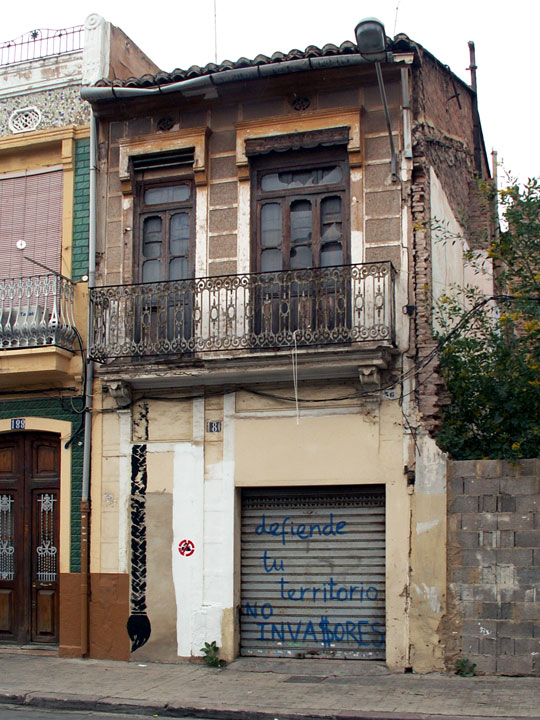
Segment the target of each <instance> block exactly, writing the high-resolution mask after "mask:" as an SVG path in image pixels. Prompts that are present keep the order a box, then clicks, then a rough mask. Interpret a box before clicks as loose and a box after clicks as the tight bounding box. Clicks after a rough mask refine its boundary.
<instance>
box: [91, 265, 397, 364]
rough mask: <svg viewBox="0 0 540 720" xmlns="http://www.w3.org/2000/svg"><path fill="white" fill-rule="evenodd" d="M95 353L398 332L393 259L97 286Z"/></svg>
mask: <svg viewBox="0 0 540 720" xmlns="http://www.w3.org/2000/svg"><path fill="white" fill-rule="evenodd" d="M90 302H91V308H92V331H91V339H90V356H91V357H92V358H93V359H95V360H98V361H101V362H103V361H105V360H108V359H114V358H119V357H126V356H129V357H132V358H134V357H147V356H167V355H184V354H192V353H200V352H209V351H214V352H217V351H236V350H244V351H259V350H271V349H281V348H291V347H294V346H297V347H305V346H321V345H338V344H351V343H363V342H372V343H377V342H388V343H391V342H392V341H393V335H394V270H393V267H392V265H391V263H384V262H382V263H368V264H363V265H347V266H344V267H331V268H314V269H307V270H289V271H283V272H270V273H257V274H245V275H223V276H220V277H205V278H195V279H191V280H177V281H172V282H160V283H147V284H141V285H115V286H108V287H101V288H95V289H93V290H92V291H91V294H90Z"/></svg>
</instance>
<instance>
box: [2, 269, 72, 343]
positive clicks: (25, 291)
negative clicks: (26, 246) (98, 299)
mask: <svg viewBox="0 0 540 720" xmlns="http://www.w3.org/2000/svg"><path fill="white" fill-rule="evenodd" d="M75 335H76V333H75V322H74V319H73V284H72V283H71V281H70V280H68V279H67V278H65V277H62V276H61V275H35V276H33V277H23V278H15V279H13V280H0V348H1V349H3V350H8V349H10V350H11V349H18V348H25V347H40V346H43V345H56V346H58V347H62V348H65V349H66V350H70V349H71V348H72V346H73V341H74V339H75Z"/></svg>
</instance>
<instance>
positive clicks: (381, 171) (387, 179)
mask: <svg viewBox="0 0 540 720" xmlns="http://www.w3.org/2000/svg"><path fill="white" fill-rule="evenodd" d="M364 177H365V187H366V189H368V190H372V189H373V188H380V187H386V186H388V185H391V183H392V175H391V172H390V163H381V164H380V165H366V170H365V175H364Z"/></svg>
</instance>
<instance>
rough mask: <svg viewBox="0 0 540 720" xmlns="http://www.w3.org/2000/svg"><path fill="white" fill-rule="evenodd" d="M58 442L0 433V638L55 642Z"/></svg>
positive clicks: (48, 436) (49, 437) (44, 435)
mask: <svg viewBox="0 0 540 720" xmlns="http://www.w3.org/2000/svg"><path fill="white" fill-rule="evenodd" d="M59 518H60V441H59V439H58V437H56V436H55V435H53V434H50V433H30V432H19V433H9V434H6V435H0V642H14V643H17V644H25V643H30V642H33V643H53V644H54V643H57V642H58V578H59V560H60V557H59V547H58V541H59Z"/></svg>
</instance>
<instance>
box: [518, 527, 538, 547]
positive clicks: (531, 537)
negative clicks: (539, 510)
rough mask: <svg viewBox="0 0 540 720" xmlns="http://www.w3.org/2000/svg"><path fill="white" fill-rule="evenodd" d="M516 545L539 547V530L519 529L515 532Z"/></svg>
mask: <svg viewBox="0 0 540 720" xmlns="http://www.w3.org/2000/svg"><path fill="white" fill-rule="evenodd" d="M515 544H516V546H517V547H530V548H533V549H536V548H540V530H521V531H518V532H516V539H515Z"/></svg>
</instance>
